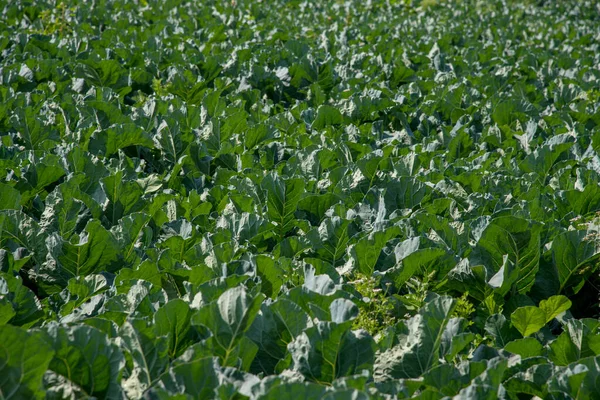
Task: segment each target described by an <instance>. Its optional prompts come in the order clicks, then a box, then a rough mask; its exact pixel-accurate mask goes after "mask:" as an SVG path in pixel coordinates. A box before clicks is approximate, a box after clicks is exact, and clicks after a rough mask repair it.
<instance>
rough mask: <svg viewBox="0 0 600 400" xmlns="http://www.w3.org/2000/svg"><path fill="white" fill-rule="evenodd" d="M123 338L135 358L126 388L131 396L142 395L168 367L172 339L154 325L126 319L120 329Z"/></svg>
mask: <svg viewBox="0 0 600 400" xmlns="http://www.w3.org/2000/svg"><path fill="white" fill-rule="evenodd" d="M119 337H120V338H121V340H122V343H123V344H122V346H121V348H122V349H123V351H124V352H126V353H128V354H129V355H130V356H131V359H132V360H133V368H132V369H131V370H130V374H129V377H128V378H127V379H124V380H123V383H122V386H123V389H124V390H125V393H126V394H127V396H129V397H131V398H135V397H142V396H143V394H144V392H145V391H146V390H147V389H149V388H150V387H151V386H152V385H153V383H154V381H155V380H157V379H158V378H159V377H160V375H161V374H162V373H163V372H164V371H165V370H166V368H167V366H168V363H169V359H168V352H169V338H168V337H166V336H158V337H157V336H156V334H155V332H154V329H153V326H152V324H150V323H148V322H147V321H144V320H141V319H131V320H128V321H126V322H125V323H124V324H123V325H122V326H121V327H120V329H119Z"/></svg>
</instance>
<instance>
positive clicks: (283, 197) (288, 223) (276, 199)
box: [261, 174, 304, 238]
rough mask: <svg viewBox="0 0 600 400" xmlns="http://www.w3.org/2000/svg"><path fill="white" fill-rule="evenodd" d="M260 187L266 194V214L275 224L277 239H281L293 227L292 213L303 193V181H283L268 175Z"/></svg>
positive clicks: (275, 176)
mask: <svg viewBox="0 0 600 400" xmlns="http://www.w3.org/2000/svg"><path fill="white" fill-rule="evenodd" d="M261 186H262V187H263V189H264V190H265V191H266V192H267V214H268V216H269V218H270V219H271V222H273V223H275V224H276V228H275V229H276V231H277V233H278V235H279V237H280V238H283V237H284V236H285V234H286V233H287V232H288V231H290V230H291V229H292V228H293V227H294V212H296V208H297V206H298V201H299V200H300V197H301V196H302V194H303V193H304V181H303V180H302V179H288V180H284V179H283V178H280V177H278V176H277V175H274V174H269V175H267V176H266V177H265V178H264V179H263V181H262V183H261Z"/></svg>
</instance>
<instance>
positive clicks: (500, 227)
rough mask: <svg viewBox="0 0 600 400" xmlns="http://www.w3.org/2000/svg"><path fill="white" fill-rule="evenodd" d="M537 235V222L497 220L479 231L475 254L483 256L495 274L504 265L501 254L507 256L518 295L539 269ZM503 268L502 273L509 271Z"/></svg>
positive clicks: (529, 285)
mask: <svg viewBox="0 0 600 400" xmlns="http://www.w3.org/2000/svg"><path fill="white" fill-rule="evenodd" d="M540 232H541V225H540V224H538V223H534V222H531V221H527V220H524V219H521V218H516V217H512V216H505V217H498V218H496V219H494V220H492V221H491V223H490V224H489V225H487V227H486V228H485V230H484V231H483V232H482V234H481V237H480V238H479V240H478V242H477V249H476V252H477V253H476V254H478V255H480V256H481V257H483V260H482V261H485V262H487V263H490V264H491V265H490V267H492V269H493V272H494V273H497V272H498V271H500V269H501V268H502V266H504V265H505V264H506V262H505V260H504V255H506V254H507V255H508V259H509V260H510V261H511V262H512V263H513V264H514V269H515V270H516V271H517V272H513V273H517V274H518V278H517V279H516V280H515V282H514V286H515V287H516V289H517V291H518V292H519V293H522V294H523V293H527V292H528V291H529V289H530V288H531V287H532V286H533V284H534V282H535V276H536V274H537V272H538V270H539V263H540V252H541V251H540V247H541V246H540V240H541V239H540ZM506 268H508V267H505V271H504V272H503V274H506V273H507V272H508V271H506ZM511 268H512V267H511ZM511 275H512V273H509V276H511ZM496 286H499V287H501V285H496Z"/></svg>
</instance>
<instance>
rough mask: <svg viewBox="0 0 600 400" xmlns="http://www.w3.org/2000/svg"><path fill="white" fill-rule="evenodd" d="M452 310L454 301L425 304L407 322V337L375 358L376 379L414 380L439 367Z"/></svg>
mask: <svg viewBox="0 0 600 400" xmlns="http://www.w3.org/2000/svg"><path fill="white" fill-rule="evenodd" d="M454 307H455V301H454V300H453V299H452V298H451V297H447V296H444V297H436V298H434V299H433V300H431V301H429V302H428V303H426V304H425V305H424V306H423V308H421V310H419V314H417V315H415V316H414V317H412V318H410V319H409V320H408V321H406V327H407V333H406V335H403V336H402V337H401V338H400V342H399V343H398V344H397V345H396V346H394V347H392V348H391V349H389V350H386V351H384V352H382V353H380V354H379V355H378V357H377V359H376V361H375V369H374V371H375V378H376V379H378V380H388V379H399V378H414V377H418V376H421V375H422V374H424V373H425V372H427V371H429V370H430V369H431V368H433V367H435V366H436V365H438V363H439V359H440V345H441V341H442V336H443V333H444V330H445V328H446V325H447V324H448V321H449V320H450V314H451V313H452V310H453V309H454Z"/></svg>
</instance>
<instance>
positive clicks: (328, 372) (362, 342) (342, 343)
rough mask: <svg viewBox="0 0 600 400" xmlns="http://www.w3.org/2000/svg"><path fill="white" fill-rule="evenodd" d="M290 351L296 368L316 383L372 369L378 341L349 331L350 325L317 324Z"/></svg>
mask: <svg viewBox="0 0 600 400" xmlns="http://www.w3.org/2000/svg"><path fill="white" fill-rule="evenodd" d="M288 351H289V352H290V354H291V356H292V359H293V369H294V370H296V371H299V372H300V373H302V374H303V375H304V377H305V378H307V379H308V380H311V381H315V382H317V383H326V382H332V381H333V380H334V379H336V378H339V377H342V376H347V375H351V374H354V373H359V372H361V371H362V370H364V369H366V370H371V368H372V365H373V359H374V356H375V341H374V340H373V338H372V337H371V336H370V335H369V334H368V333H366V332H365V331H362V330H361V331H352V330H350V324H349V323H342V324H338V323H335V322H322V321H320V322H317V324H316V325H315V326H313V327H311V328H308V329H306V330H305V331H304V332H303V333H302V334H300V335H299V336H298V337H297V338H296V339H295V340H294V341H293V342H292V343H290V344H289V345H288Z"/></svg>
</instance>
